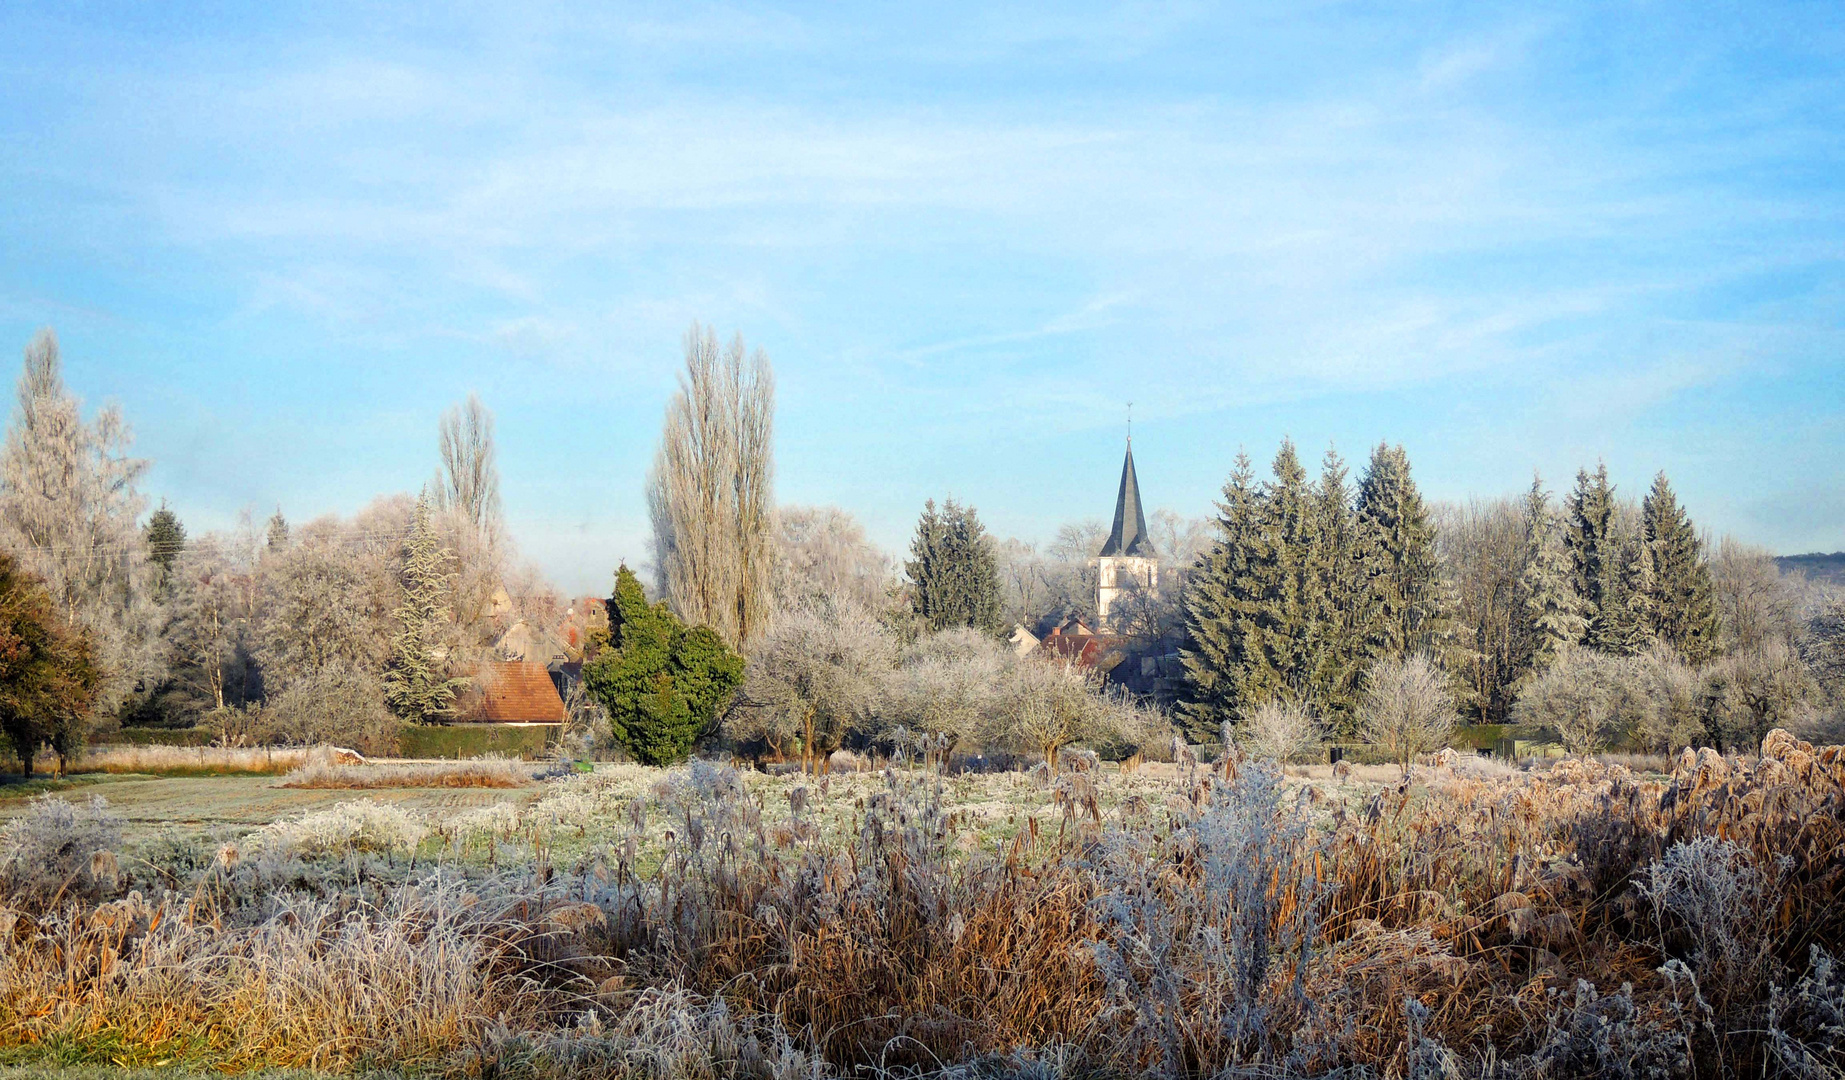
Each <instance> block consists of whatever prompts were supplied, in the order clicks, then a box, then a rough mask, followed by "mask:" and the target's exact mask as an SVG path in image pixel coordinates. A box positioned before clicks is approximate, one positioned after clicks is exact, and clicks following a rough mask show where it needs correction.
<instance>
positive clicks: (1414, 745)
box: [1359, 653, 1455, 776]
mask: <svg viewBox="0 0 1845 1080" xmlns="http://www.w3.org/2000/svg"><path fill="white" fill-rule="evenodd" d="M1454 721H1455V709H1454V699H1453V698H1452V697H1450V696H1449V694H1448V677H1447V675H1446V674H1445V673H1444V672H1443V671H1442V670H1441V669H1440V668H1439V667H1437V666H1436V665H1435V663H1434V661H1432V660H1430V659H1429V658H1428V657H1427V656H1426V655H1424V654H1422V653H1414V654H1412V655H1410V656H1407V657H1405V658H1403V659H1401V660H1380V661H1378V662H1377V663H1375V664H1373V665H1371V670H1370V672H1369V673H1368V674H1367V675H1366V676H1365V694H1364V702H1363V704H1362V706H1361V707H1360V712H1359V731H1360V732H1361V733H1362V734H1363V736H1364V739H1365V741H1366V742H1368V743H1371V744H1372V745H1374V746H1377V747H1379V748H1381V749H1382V750H1383V751H1384V752H1385V753H1386V754H1388V755H1389V756H1390V760H1392V761H1394V762H1396V763H1397V764H1398V765H1401V766H1402V767H1403V775H1405V776H1408V775H1409V767H1410V765H1411V764H1413V763H1414V762H1415V760H1416V757H1417V755H1420V754H1426V753H1429V752H1430V751H1433V750H1439V749H1440V748H1442V747H1444V746H1446V745H1448V737H1449V736H1450V735H1452V734H1453V732H1454Z"/></svg>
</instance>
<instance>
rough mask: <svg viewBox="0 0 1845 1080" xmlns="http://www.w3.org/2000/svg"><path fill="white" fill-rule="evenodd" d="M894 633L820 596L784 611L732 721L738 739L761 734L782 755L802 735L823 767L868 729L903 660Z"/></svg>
mask: <svg viewBox="0 0 1845 1080" xmlns="http://www.w3.org/2000/svg"><path fill="white" fill-rule="evenodd" d="M896 653H897V649H896V643H895V642H894V641H893V640H892V639H891V636H890V633H889V631H887V630H885V629H884V628H883V627H882V626H880V625H879V624H878V623H877V621H876V620H875V619H873V618H871V616H869V615H867V614H866V613H865V612H863V611H862V610H860V609H858V608H856V607H853V606H852V605H849V604H838V605H835V604H829V603H826V602H824V601H816V602H813V603H809V604H803V605H801V606H799V607H796V608H794V609H792V610H790V611H785V612H782V613H780V615H779V616H778V617H777V619H776V620H775V625H774V627H773V629H771V630H769V631H768V632H767V633H766V634H765V635H764V636H763V637H762V638H761V639H760V641H759V647H758V649H757V651H756V653H755V655H753V656H752V657H751V658H750V665H749V672H748V676H747V682H746V683H745V690H744V697H745V699H746V700H747V702H748V704H746V705H744V706H742V707H740V708H738V709H737V710H735V712H734V713H733V714H732V716H731V717H730V718H728V719H727V720H726V723H725V726H726V730H727V732H728V733H729V734H730V736H731V737H732V738H733V739H741V740H749V739H761V740H762V741H764V742H765V743H767V744H768V746H769V749H770V750H771V751H772V752H774V753H776V754H777V755H780V754H783V753H785V752H786V751H787V749H788V748H789V744H790V743H792V742H794V741H795V740H797V739H798V740H799V742H800V749H801V759H802V761H803V762H805V763H807V764H808V765H809V766H810V767H817V766H818V764H819V763H820V762H821V761H823V760H824V759H825V758H826V756H827V755H828V754H830V753H832V751H834V750H836V749H838V748H839V745H840V743H841V742H842V741H843V740H844V739H845V737H846V735H847V734H848V733H849V732H851V731H852V730H853V729H855V728H859V727H862V726H863V725H864V723H865V721H866V719H867V718H868V717H869V715H870V713H871V711H872V709H873V708H874V706H875V705H876V703H877V700H878V694H879V691H880V689H881V688H882V685H883V680H884V679H885V677H886V676H888V675H889V673H890V670H891V667H892V666H893V665H894V664H895V662H896Z"/></svg>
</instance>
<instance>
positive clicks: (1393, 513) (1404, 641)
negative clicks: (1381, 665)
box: [1358, 443, 1448, 657]
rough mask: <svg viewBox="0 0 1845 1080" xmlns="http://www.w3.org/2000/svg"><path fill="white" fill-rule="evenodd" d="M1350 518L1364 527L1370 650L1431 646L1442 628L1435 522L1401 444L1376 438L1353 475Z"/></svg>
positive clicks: (1397, 651) (1401, 652)
mask: <svg viewBox="0 0 1845 1080" xmlns="http://www.w3.org/2000/svg"><path fill="white" fill-rule="evenodd" d="M1358 521H1359V525H1360V527H1361V528H1362V529H1363V530H1364V531H1365V532H1366V533H1367V534H1368V539H1369V544H1370V550H1369V552H1368V553H1367V554H1368V563H1369V565H1368V570H1369V577H1370V585H1371V589H1370V591H1371V603H1372V604H1373V605H1374V609H1373V611H1372V612H1371V617H1370V619H1369V624H1370V629H1371V641H1372V649H1373V654H1374V655H1378V656H1384V657H1402V656H1407V655H1409V654H1411V653H1414V652H1430V653H1432V652H1435V651H1438V650H1439V649H1440V648H1442V647H1443V645H1444V644H1445V641H1444V639H1445V636H1446V634H1447V632H1448V613H1447V597H1446V595H1445V593H1444V589H1443V584H1442V580H1441V573H1440V564H1439V562H1438V560H1437V558H1436V552H1435V527H1434V525H1433V524H1432V523H1431V522H1430V520H1429V513H1428V508H1427V507H1426V506H1424V505H1423V502H1422V494H1421V492H1420V491H1419V490H1417V488H1416V481H1415V479H1414V478H1413V477H1412V476H1411V475H1410V471H1409V455H1408V454H1407V453H1405V452H1404V450H1403V448H1402V447H1401V446H1389V445H1386V444H1384V443H1379V444H1378V446H1377V448H1376V449H1374V450H1372V452H1371V460H1370V462H1369V463H1367V464H1366V466H1365V471H1364V475H1363V476H1362V477H1361V478H1360V479H1359V482H1358Z"/></svg>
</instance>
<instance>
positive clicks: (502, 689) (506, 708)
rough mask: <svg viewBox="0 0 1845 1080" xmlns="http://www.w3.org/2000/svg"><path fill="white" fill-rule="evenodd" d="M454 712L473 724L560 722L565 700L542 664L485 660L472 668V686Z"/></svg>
mask: <svg viewBox="0 0 1845 1080" xmlns="http://www.w3.org/2000/svg"><path fill="white" fill-rule="evenodd" d="M457 712H458V715H459V718H460V719H461V720H463V721H465V722H469V723H476V724H561V723H563V722H564V699H563V698H561V697H559V696H558V693H557V684H556V683H555V682H553V681H552V680H551V673H550V672H549V671H547V670H546V669H545V665H543V664H540V663H535V662H531V661H526V660H488V661H485V662H483V663H481V664H480V665H479V666H478V667H476V668H475V669H474V688H473V690H471V691H470V692H469V693H468V694H467V695H465V698H464V700H463V702H462V703H461V707H460V708H459V709H458V710H457Z"/></svg>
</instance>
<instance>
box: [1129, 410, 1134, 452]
mask: <svg viewBox="0 0 1845 1080" xmlns="http://www.w3.org/2000/svg"><path fill="white" fill-rule="evenodd" d="M1128 445H1129V446H1132V445H1134V403H1133V402H1131V401H1130V402H1128Z"/></svg>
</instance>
